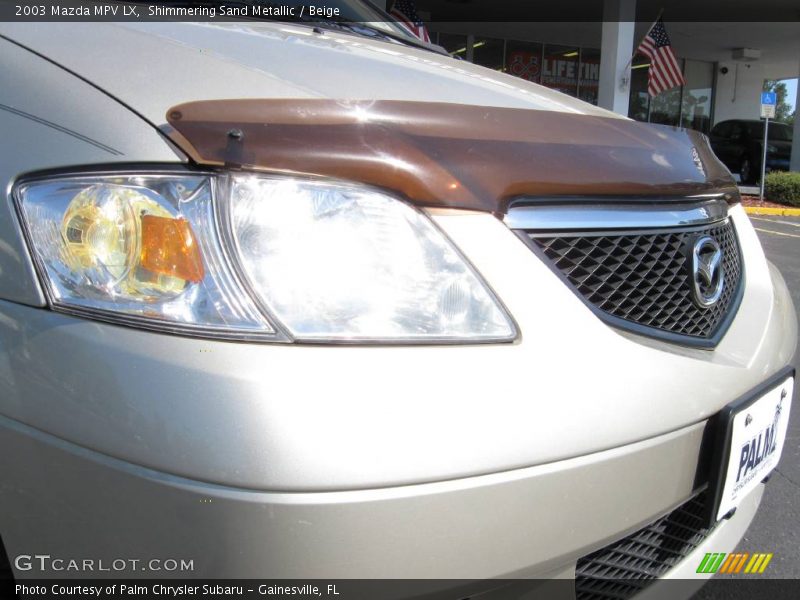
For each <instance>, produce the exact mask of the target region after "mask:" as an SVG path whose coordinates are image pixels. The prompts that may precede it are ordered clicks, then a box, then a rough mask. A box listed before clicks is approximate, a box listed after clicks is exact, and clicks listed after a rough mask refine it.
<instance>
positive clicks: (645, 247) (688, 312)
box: [507, 200, 744, 348]
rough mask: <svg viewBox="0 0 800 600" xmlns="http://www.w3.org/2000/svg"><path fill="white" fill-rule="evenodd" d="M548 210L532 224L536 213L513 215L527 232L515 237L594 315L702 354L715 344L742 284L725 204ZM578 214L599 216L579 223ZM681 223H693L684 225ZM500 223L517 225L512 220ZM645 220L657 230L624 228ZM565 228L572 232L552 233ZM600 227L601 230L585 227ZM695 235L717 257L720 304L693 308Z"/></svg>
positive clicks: (527, 209) (531, 210)
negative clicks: (720, 260) (720, 255)
mask: <svg viewBox="0 0 800 600" xmlns="http://www.w3.org/2000/svg"><path fill="white" fill-rule="evenodd" d="M549 208H553V207H547V206H545V207H542V210H543V212H542V215H543V216H542V217H537V218H535V219H534V218H532V217H531V215H532V214H533V213H534V212H536V211H538V210H540V209H538V208H535V207H525V212H524V213H522V212H517V213H516V214H517V215H524V217H525V221H524V222H525V223H527V225H528V226H529V227H526V228H524V229H515V232H516V233H517V235H518V236H519V237H520V239H522V240H523V241H524V242H525V243H526V244H527V245H528V247H529V248H531V250H532V251H533V252H534V253H535V254H537V256H539V257H540V258H541V259H542V260H543V261H544V262H545V263H546V264H547V265H548V266H549V267H550V268H551V269H552V270H553V271H554V272H555V273H556V274H557V275H558V276H559V277H560V278H561V279H562V280H563V281H564V282H565V283H566V284H567V285H568V286H570V287H571V288H572V290H573V291H574V292H575V293H576V295H577V296H578V297H579V298H581V299H582V300H583V301H584V303H585V304H586V305H587V306H588V307H589V308H590V309H592V310H593V311H594V312H595V314H597V315H598V317H600V318H601V319H603V320H605V321H606V322H608V323H609V324H610V325H613V326H615V327H618V328H620V329H627V330H630V331H633V332H634V333H637V334H640V335H647V336H650V337H654V338H660V339H664V340H666V341H670V342H673V343H679V344H683V345H689V346H697V347H702V348H713V347H714V346H716V344H717V343H718V342H719V340H720V339H721V338H722V336H723V335H724V333H725V331H726V330H727V328H728V325H730V322H731V321H732V319H733V316H734V315H735V313H736V310H737V309H738V306H739V302H740V300H741V295H742V288H743V285H742V281H743V279H744V276H743V270H744V263H743V261H742V257H741V252H740V248H739V241H738V237H737V235H736V231H735V228H734V225H733V222H732V221H731V220H730V219H728V217H727V204H726V203H724V202H722V201H717V200H711V201H704V202H695V203H684V204H683V209H680V210H679V206H678V205H676V204H675V203H669V204H667V205H666V208H664V209H661V208H659V209H658V210H655V211H653V210H651V209H650V208H648V205H637V206H636V207H635V208H634V207H632V206H626V207H625V208H624V209H621V208H620V207H619V205H617V206H615V207H603V206H600V207H599V208H598V207H597V205H592V206H586V205H576V206H560V207H558V211H560V212H557V211H550V210H548V209H549ZM684 209H685V210H684ZM521 210H522V208H521V207H520V208H516V209H514V211H521ZM564 214H569V215H570V216H569V217H566V218H565V217H563V215H564ZM559 215H561V216H559ZM580 215H584V216H591V215H602V216H601V218H600V219H599V220H598V219H596V220H591V219H590V220H588V221H586V222H583V221H580V220H579V216H580ZM620 215H628V217H622V223H620V221H619V220H612V217H614V216H620ZM653 215H657V216H653ZM626 218H627V220H625V219H626ZM670 219H678V222H675V221H672V222H670ZM687 221H691V222H692V223H693V224H692V225H690V226H687V225H685V224H684V223H685V222H687ZM698 221H700V222H699V223H698ZM507 222H509V223H511V222H515V223H521V222H523V221H522V220H520V219H517V218H516V217H514V218H513V219H508V221H507ZM644 222H648V223H651V224H653V223H659V224H660V226H658V227H647V228H639V227H637V228H628V227H626V226H625V225H629V224H632V223H644ZM565 223H569V224H571V225H572V226H571V227H570V228H569V229H556V228H554V227H553V226H554V225H555V224H559V225H564V224H565ZM599 223H602V224H603V227H600V228H593V227H591V225H597V224H599ZM664 223H667V224H668V226H666V227H665V226H664ZM545 225H546V226H545ZM698 236H711V237H713V238H714V239H715V240H716V241H717V242H718V243H719V244H720V246H721V247H722V249H723V251H724V268H725V273H726V279H727V283H726V284H725V285H726V287H725V288H724V290H723V294H722V295H721V297H720V300H719V301H718V302H717V303H716V304H714V305H713V306H710V307H708V308H705V307H703V306H701V305H699V304H698V303H697V302H696V301H695V299H694V297H693V292H692V289H693V287H694V280H693V277H694V276H693V275H692V273H691V268H690V264H691V261H690V255H691V247H692V244H693V242H694V241H695V240H697V239H698Z"/></svg>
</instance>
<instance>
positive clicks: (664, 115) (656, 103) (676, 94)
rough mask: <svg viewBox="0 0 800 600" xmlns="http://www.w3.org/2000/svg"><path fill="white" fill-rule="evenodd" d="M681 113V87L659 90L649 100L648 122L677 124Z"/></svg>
mask: <svg viewBox="0 0 800 600" xmlns="http://www.w3.org/2000/svg"><path fill="white" fill-rule="evenodd" d="M680 114H681V88H679V87H676V88H672V89H671V90H667V91H665V92H661V93H660V94H659V95H658V96H656V97H655V98H652V99H651V100H650V122H651V123H661V124H662V125H672V126H677V125H678V121H679V119H680Z"/></svg>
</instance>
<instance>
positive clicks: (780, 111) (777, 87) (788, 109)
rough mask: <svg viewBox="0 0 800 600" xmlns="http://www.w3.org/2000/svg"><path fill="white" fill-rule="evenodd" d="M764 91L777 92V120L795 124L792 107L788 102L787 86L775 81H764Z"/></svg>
mask: <svg viewBox="0 0 800 600" xmlns="http://www.w3.org/2000/svg"><path fill="white" fill-rule="evenodd" d="M763 89H764V91H765V92H775V94H776V96H777V101H778V103H777V104H776V105H775V120H776V121H780V122H781V123H788V124H789V125H791V124H792V123H794V115H795V113H793V112H792V106H791V104H789V103H788V102H787V101H786V95H787V90H786V84H785V83H784V82H783V81H776V80H774V79H765V80H764V88H763Z"/></svg>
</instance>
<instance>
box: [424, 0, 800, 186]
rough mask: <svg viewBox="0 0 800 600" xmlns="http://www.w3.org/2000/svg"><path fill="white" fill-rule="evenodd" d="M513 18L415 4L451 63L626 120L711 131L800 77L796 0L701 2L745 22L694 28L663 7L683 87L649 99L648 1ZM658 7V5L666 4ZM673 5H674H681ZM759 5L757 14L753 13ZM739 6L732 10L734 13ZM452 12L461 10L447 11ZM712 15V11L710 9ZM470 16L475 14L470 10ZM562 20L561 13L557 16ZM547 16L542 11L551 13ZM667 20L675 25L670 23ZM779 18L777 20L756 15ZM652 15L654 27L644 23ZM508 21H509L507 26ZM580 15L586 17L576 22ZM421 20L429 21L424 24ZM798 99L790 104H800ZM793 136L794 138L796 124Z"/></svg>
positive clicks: (587, 4) (580, 4) (434, 0)
mask: <svg viewBox="0 0 800 600" xmlns="http://www.w3.org/2000/svg"><path fill="white" fill-rule="evenodd" d="M517 4H518V5H520V6H523V5H527V8H526V9H524V10H523V9H522V8H520V9H519V10H517V11H516V12H515V11H514V7H511V6H510V5H506V6H503V7H501V8H500V9H497V8H495V13H494V14H495V15H496V16H497V18H498V19H500V18H504V17H509V20H508V21H500V20H498V21H496V22H491V21H487V20H481V19H479V18H476V20H474V21H467V20H459V21H447V22H445V21H443V20H442V18H441V15H453V14H458V15H463V18H464V19H468V18H470V16H471V15H475V16H476V17H478V16H479V14H480V13H479V12H477V11H479V10H481V9H483V11H484V12H483V14H484V15H486V14H493V13H492V10H493V7H497V6H499V5H496V4H493V3H492V2H489V1H488V0H487V1H486V2H483V6H482V0H460V2H459V3H456V2H454V0H431V1H428V2H424V1H420V2H418V6H419V10H420V17H421V18H423V19H426V17H429V18H430V17H433V19H432V20H431V21H430V25H429V29H430V31H431V37H432V41H433V42H435V43H438V44H439V45H441V46H443V47H444V48H446V49H447V50H448V51H449V52H450V53H451V54H453V55H454V56H458V57H461V58H463V59H464V60H467V61H470V62H474V63H476V64H480V65H484V66H486V67H489V68H491V69H495V70H498V71H502V72H505V73H509V74H511V75H514V76H516V77H521V78H524V79H528V80H530V81H534V82H536V83H540V84H542V85H545V86H547V87H551V88H554V89H557V90H559V91H561V92H564V93H566V94H569V95H571V96H576V97H578V98H581V99H582V100H586V101H587V102H591V103H593V104H597V105H599V106H602V107H604V108H608V109H610V110H613V111H615V112H618V113H620V114H624V115H627V116H629V117H631V118H632V119H636V120H639V121H647V122H651V123H661V124H666V125H673V126H680V127H688V128H692V129H697V130H699V131H702V132H704V133H708V132H709V131H710V130H711V128H712V127H713V126H714V125H715V124H716V123H719V122H721V121H724V120H728V119H758V118H759V117H760V94H761V91H762V85H763V82H764V80H765V79H774V80H779V79H792V78H796V77H798V76H800V4H798V3H797V2H796V0H762V2H741V3H739V4H735V3H731V2H730V1H728V2H725V1H723V0H698V5H701V6H702V12H700V13H698V17H699V18H702V17H703V16H704V15H714V14H719V15H722V16H724V17H725V18H728V19H735V18H737V15H741V18H742V19H747V21H746V22H745V21H734V20H728V21H713V22H712V21H694V20H691V19H690V18H689V17H691V16H692V13H691V12H690V10H689V9H688V8H687V6H686V3H684V4H683V5H682V6H678V5H677V4H676V5H675V6H673V2H669V3H666V4H667V5H668V7H667V8H666V10H664V11H663V14H662V18H663V21H664V23H665V25H666V28H667V32H668V34H669V37H670V40H671V42H672V46H673V49H674V52H675V54H676V56H677V58H678V62H679V64H680V66H681V68H682V71H683V76H684V79H685V81H686V84H685V85H683V86H680V87H676V88H673V89H671V90H668V91H666V92H663V93H661V94H659V95H658V96H656V97H652V98H651V97H650V95H649V94H648V93H647V76H648V66H649V61H648V59H647V58H646V57H644V56H640V55H637V56H635V57H634V58H633V59H631V57H632V56H633V53H634V50H635V49H636V47H637V46H638V44H639V43H640V42H641V40H642V38H643V37H644V36H645V35H646V33H647V32H648V30H649V28H650V26H651V25H652V22H653V21H652V17H653V15H654V14H655V15H656V16H657V15H658V14H659V10H658V9H657V6H658V5H657V4H655V3H654V2H650V1H649V0H638V4H637V0H594V1H585V0H584V1H582V0H574V1H573V2H570V3H569V7H570V8H569V13H570V14H573V15H574V20H573V21H571V22H562V21H552V20H541V21H526V20H525V19H526V17H527V18H530V15H531V12H530V5H531V4H533V5H539V4H540V3H517ZM663 4H664V3H662V6H663ZM678 4H680V3H678ZM762 5H764V11H765V12H763V13H760V12H758V10H759V9H758V8H756V7H759V6H762ZM732 6H736V7H738V8H739V12H738V13H735V12H734V13H731V7H732ZM454 7H457V8H459V10H460V12H456V11H454ZM717 9H718V12H717ZM471 11H472V12H471ZM563 12H564V13H565V14H566V11H563ZM552 14H553V13H552V12H551V13H546V14H545V16H551V15H552ZM671 14H673V15H674V17H675V20H670V15H671ZM762 15H763V17H764V18H770V17H773V16H774V18H780V19H781V20H780V21H778V22H775V21H766V20H764V21H762V20H756V19H754V18H748V17H750V16H753V17H756V18H760V16H762ZM645 16H649V17H651V20H644V19H643V17H645ZM511 18H513V19H514V20H511ZM582 18H585V19H586V20H583V21H582V20H580V19H582ZM426 20H427V19H426ZM796 100H797V99H795V98H792V99H790V101H795V105H796V106H797V105H798V104H800V103H798V102H797V101H796ZM794 138H795V139H800V120H795V125H794ZM791 166H792V169H793V170H798V171H800V144H794V148H793V152H792V161H791Z"/></svg>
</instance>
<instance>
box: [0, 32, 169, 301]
mask: <svg viewBox="0 0 800 600" xmlns="http://www.w3.org/2000/svg"><path fill="white" fill-rule="evenodd" d="M0 131H2V132H3V137H4V142H3V143H2V144H0V193H2V195H3V201H2V202H0V240H2V241H0V298H4V299H6V300H11V301H14V302H23V303H26V304H31V305H34V306H44V304H45V298H44V295H43V293H42V290H41V289H40V288H39V284H38V282H37V280H36V275H35V273H34V270H33V264H32V262H31V259H30V256H29V254H28V250H27V248H26V246H25V242H24V240H23V236H22V231H21V229H20V227H19V221H18V220H17V215H16V212H15V208H14V205H13V201H12V198H11V187H12V185H13V183H14V180H15V179H16V178H17V177H19V176H20V175H22V174H24V173H26V172H29V171H36V170H42V169H54V168H62V167H66V166H70V165H91V164H97V163H109V164H113V163H125V162H152V161H168V162H176V161H178V160H181V158H180V155H179V154H176V152H175V150H174V149H173V147H171V146H170V144H169V143H168V142H167V141H166V140H165V139H164V138H163V137H162V136H161V135H159V133H158V132H157V131H156V130H155V129H153V128H152V127H151V126H149V125H148V124H147V123H145V122H144V121H142V120H141V119H140V118H139V117H137V116H135V115H133V114H132V113H131V112H130V111H129V110H127V109H126V108H125V107H123V106H122V105H120V104H119V103H117V102H115V101H114V100H113V99H111V98H109V97H108V96H107V95H105V94H103V93H101V92H99V91H98V90H96V89H94V88H92V87H90V86H88V85H86V83H84V82H82V81H80V80H79V79H77V78H75V77H74V76H73V75H71V74H69V73H67V72H66V71H64V70H63V69H60V68H59V67H57V66H55V65H53V64H51V63H49V62H48V61H46V60H44V59H42V58H41V57H38V56H36V55H35V54H32V53H31V52H28V51H27V50H24V49H22V48H20V47H18V46H16V45H14V44H12V43H10V42H8V41H6V40H3V39H0Z"/></svg>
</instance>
